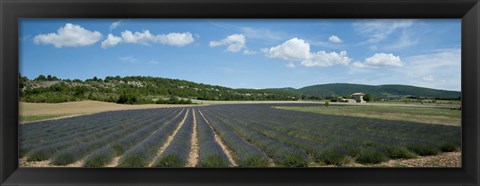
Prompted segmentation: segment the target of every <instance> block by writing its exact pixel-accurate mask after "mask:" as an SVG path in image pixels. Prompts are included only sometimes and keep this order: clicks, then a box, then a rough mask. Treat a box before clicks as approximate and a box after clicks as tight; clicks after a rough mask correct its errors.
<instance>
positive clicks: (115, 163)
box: [105, 156, 120, 167]
mask: <svg viewBox="0 0 480 186" xmlns="http://www.w3.org/2000/svg"><path fill="white" fill-rule="evenodd" d="M119 161H120V156H117V157H115V158H113V160H112V162H110V163H109V164H107V165H105V167H116V166H118V162H119Z"/></svg>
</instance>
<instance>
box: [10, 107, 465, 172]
mask: <svg viewBox="0 0 480 186" xmlns="http://www.w3.org/2000/svg"><path fill="white" fill-rule="evenodd" d="M278 106H296V107H302V106H310V107H311V106H319V107H321V106H322V105H318V104H226V105H211V106H197V107H184V108H157V109H142V110H124V111H110V112H103V113H98V114H92V115H86V116H78V117H72V118H65V119H59V120H51V121H41V122H33V123H29V124H25V125H19V136H20V137H19V150H20V161H23V162H26V163H25V164H22V165H23V166H29V165H30V166H32V167H34V166H36V165H38V164H35V163H40V162H41V163H42V165H44V166H52V167H55V166H67V167H69V166H70V167H318V166H330V165H333V166H338V165H344V164H347V163H352V162H355V163H359V164H365V165H373V164H377V163H380V162H385V161H388V160H391V159H411V158H416V157H421V156H429V155H437V154H439V153H442V152H450V151H458V150H459V149H460V146H461V126H448V125H439V124H438V125H437V124H425V123H420V122H407V121H395V120H382V119H372V118H361V117H350V116H336V115H326V114H319V113H311V112H300V111H292V110H285V109H276V108H274V107H278ZM331 107H332V106H331ZM28 163H30V164H28Z"/></svg>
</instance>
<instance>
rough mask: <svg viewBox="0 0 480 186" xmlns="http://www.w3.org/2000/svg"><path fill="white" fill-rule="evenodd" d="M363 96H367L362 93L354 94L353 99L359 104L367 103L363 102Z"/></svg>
mask: <svg viewBox="0 0 480 186" xmlns="http://www.w3.org/2000/svg"><path fill="white" fill-rule="evenodd" d="M363 96H365V94H364V93H361V92H357V93H353V94H352V99H354V100H355V101H357V103H366V101H365V100H363Z"/></svg>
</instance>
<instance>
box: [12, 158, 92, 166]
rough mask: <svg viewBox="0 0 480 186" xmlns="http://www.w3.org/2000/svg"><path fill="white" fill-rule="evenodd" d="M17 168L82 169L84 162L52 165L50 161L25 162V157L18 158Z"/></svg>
mask: <svg viewBox="0 0 480 186" xmlns="http://www.w3.org/2000/svg"><path fill="white" fill-rule="evenodd" d="M18 163H19V167H83V164H84V163H85V160H83V159H81V160H78V161H76V162H73V163H71V164H68V165H52V164H51V162H50V160H44V161H27V157H23V158H20V160H19V162H18Z"/></svg>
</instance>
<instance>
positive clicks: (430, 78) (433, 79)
mask: <svg viewBox="0 0 480 186" xmlns="http://www.w3.org/2000/svg"><path fill="white" fill-rule="evenodd" d="M422 80H423V81H428V82H432V81H435V78H433V76H432V75H429V76H425V77H423V78H422Z"/></svg>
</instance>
